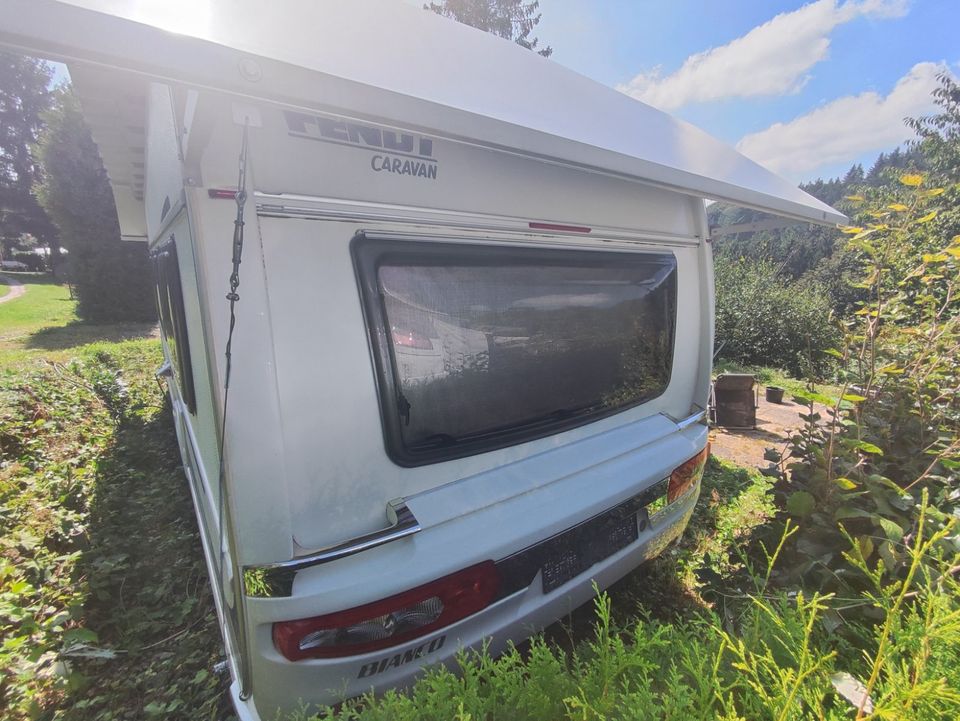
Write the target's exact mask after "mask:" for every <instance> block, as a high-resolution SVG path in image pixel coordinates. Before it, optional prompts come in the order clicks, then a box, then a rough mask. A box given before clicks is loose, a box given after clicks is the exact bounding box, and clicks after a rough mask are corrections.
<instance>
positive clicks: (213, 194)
mask: <svg viewBox="0 0 960 721" xmlns="http://www.w3.org/2000/svg"><path fill="white" fill-rule="evenodd" d="M207 195H208V196H209V197H210V198H213V199H214V200H234V199H235V198H236V197H237V191H236V190H232V189H231V188H210V189H209V190H208V191H207Z"/></svg>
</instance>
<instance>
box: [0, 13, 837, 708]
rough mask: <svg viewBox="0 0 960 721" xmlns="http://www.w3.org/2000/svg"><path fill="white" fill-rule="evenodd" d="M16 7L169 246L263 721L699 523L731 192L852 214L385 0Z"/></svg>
mask: <svg viewBox="0 0 960 721" xmlns="http://www.w3.org/2000/svg"><path fill="white" fill-rule="evenodd" d="M177 5H178V4H177V3H175V2H171V3H159V2H158V3H120V2H112V1H111V0H63V1H57V0H6V2H5V9H6V13H5V17H4V20H3V23H2V27H0V44H2V45H3V46H5V47H7V48H10V49H13V50H17V51H22V52H27V53H32V54H36V55H41V56H44V57H49V58H53V59H58V60H62V61H65V62H67V63H68V65H69V68H70V72H71V77H72V78H73V81H74V84H75V86H76V88H77V90H78V93H79V95H80V98H81V101H82V106H83V110H84V114H85V116H86V118H87V121H88V122H89V124H90V126H91V128H92V131H93V134H94V138H95V140H96V141H97V143H98V145H99V147H100V151H101V154H102V156H103V159H104V163H105V165H106V168H107V171H108V173H109V176H110V180H111V183H112V186H113V190H114V194H115V198H116V202H117V211H118V215H119V218H120V223H121V229H122V233H123V234H124V236H125V237H126V238H127V239H129V240H131V241H133V242H138V241H139V242H146V243H148V244H149V248H150V254H151V258H152V261H153V265H154V269H155V273H156V279H157V298H158V303H159V308H160V316H161V328H162V335H163V347H164V353H165V357H166V363H165V365H164V367H163V368H162V369H160V375H161V377H163V378H164V379H165V380H166V385H167V388H168V390H169V394H170V397H171V401H172V405H173V411H174V412H173V415H174V422H175V425H176V432H177V436H178V439H179V442H180V448H181V451H182V455H183V467H184V471H185V474H186V477H187V479H188V482H189V487H190V490H191V493H192V494H193V498H194V501H195V505H196V512H197V519H198V522H199V526H200V529H201V536H202V539H203V545H204V552H205V555H206V559H207V563H208V567H209V572H210V578H211V584H212V587H213V590H214V597H215V599H216V606H217V613H218V614H219V617H220V620H221V626H222V629H223V633H224V640H225V646H226V650H227V656H228V659H229V666H230V670H231V673H232V685H231V695H232V698H233V701H234V703H235V705H236V707H237V711H238V713H239V715H240V717H241V718H243V719H253V718H272V717H273V716H274V715H275V713H276V711H277V709H291V708H293V707H296V706H297V705H298V704H299V703H301V702H306V703H311V704H312V703H331V702H336V701H338V700H340V699H342V698H344V697H350V696H354V695H357V694H360V693H362V692H364V691H367V690H369V689H371V688H374V689H383V688H388V687H392V686H397V685H404V684H408V683H409V682H410V681H411V680H412V679H413V678H414V677H415V675H416V674H417V672H418V671H419V670H420V669H421V668H422V667H423V666H425V665H427V664H435V663H444V662H448V661H450V660H451V659H452V658H453V657H454V655H455V654H456V652H457V651H458V649H460V648H463V647H470V646H474V647H475V646H478V645H480V644H481V643H482V642H484V640H485V639H491V648H492V649H493V650H494V651H496V650H498V649H502V648H504V646H505V644H506V643H507V642H508V641H509V640H519V639H521V638H523V637H526V636H528V635H529V634H530V633H532V632H534V631H535V630H536V629H538V628H541V627H543V626H544V625H546V624H548V623H550V622H551V621H553V620H555V619H556V618H558V617H559V616H561V615H563V614H565V613H566V612H568V611H569V610H570V609H572V608H574V607H576V606H577V605H579V604H582V603H583V602H585V601H586V600H588V599H589V598H590V597H591V596H592V594H593V593H594V588H595V587H596V586H599V587H600V588H603V587H606V586H608V585H609V584H611V583H612V582H614V581H615V580H617V579H618V578H620V577H622V576H623V575H624V574H626V573H628V572H629V571H630V570H632V569H634V568H636V567H637V566H638V565H639V564H640V563H642V562H643V561H644V560H645V559H649V558H651V557H653V556H655V555H657V554H658V553H660V552H661V551H662V550H663V549H664V548H665V547H666V546H667V545H668V544H669V543H670V542H671V541H673V540H674V539H676V538H677V537H678V535H679V534H680V533H681V532H682V531H683V528H684V526H685V525H686V523H687V521H688V519H689V518H690V515H691V513H692V511H693V507H694V504H695V503H696V500H697V496H698V493H699V479H700V476H701V473H702V470H703V465H704V462H705V460H706V455H707V427H706V420H705V415H706V404H707V397H708V392H709V383H710V370H711V351H712V341H713V325H712V323H713V321H712V317H713V288H712V271H711V253H710V242H709V241H710V238H709V229H708V226H707V221H706V215H705V212H704V199H705V198H714V199H721V200H725V201H728V202H732V203H737V204H740V205H743V206H746V207H750V208H755V209H761V210H766V211H769V212H771V213H775V214H778V215H781V216H785V217H788V218H792V219H795V220H802V221H809V222H817V223H825V224H833V223H837V222H841V221H843V220H844V218H843V216H842V215H840V214H839V213H837V212H836V211H834V210H832V209H831V208H829V207H827V206H825V205H823V204H822V203H819V202H818V201H816V200H814V199H813V198H811V197H809V196H807V195H806V194H804V193H802V192H801V191H799V190H798V189H797V188H795V187H793V186H792V185H790V184H789V183H788V182H786V181H784V180H782V179H780V178H778V177H776V176H775V175H773V174H771V173H769V172H768V171H766V170H764V169H763V168H760V167H759V166H757V165H755V164H754V163H752V162H751V161H749V160H747V159H746V158H744V157H742V156H740V155H739V154H738V153H736V152H735V151H734V150H732V149H731V148H729V147H727V146H726V145H724V144H723V143H720V142H719V141H716V140H714V139H712V138H710V137H709V136H707V135H705V134H703V133H702V132H700V131H698V130H696V129H694V128H692V127H690V126H689V125H686V124H685V123H682V122H680V121H678V120H676V119H674V118H672V117H670V116H668V115H666V114H664V113H661V112H659V111H657V110H655V109H653V108H650V107H648V106H645V105H643V104H641V103H638V102H636V101H634V100H632V99H630V98H628V97H626V96H624V95H622V94H620V93H617V92H615V91H613V90H611V89H609V88H606V87H603V86H601V85H599V84H597V83H594V82H592V81H589V80H587V79H586V78H583V77H582V76H579V75H577V74H575V73H573V72H571V71H568V70H566V69H564V68H562V67H561V66H559V65H557V64H555V63H553V62H551V61H548V60H546V59H544V58H541V57H539V56H537V55H536V54H534V53H531V52H528V51H526V50H524V49H523V48H520V47H519V46H516V45H513V44H510V43H507V42H504V41H502V40H500V39H498V38H495V37H492V36H490V35H486V34H484V33H481V32H479V31H476V30H473V29H472V28H468V27H465V26H461V25H457V24H455V23H452V22H449V21H447V20H444V19H442V18H439V17H437V16H435V15H433V14H431V13H428V12H424V11H420V10H418V9H416V8H413V7H410V6H408V5H404V4H401V3H398V2H390V1H388V0H380V1H375V0H362V1H361V0H353V1H352V2H323V1H322V0H309V1H308V0H298V1H296V2H293V1H290V2H285V3H281V4H277V5H275V6H270V5H265V4H263V3H255V2H252V0H231V1H229V2H228V1H227V0H223V1H222V2H215V1H213V0H211V1H210V2H192V3H185V4H183V8H184V12H183V13H177V12H175V9H176V7H177Z"/></svg>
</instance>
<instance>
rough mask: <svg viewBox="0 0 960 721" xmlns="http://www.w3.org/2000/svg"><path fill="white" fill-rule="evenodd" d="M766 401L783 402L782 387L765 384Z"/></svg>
mask: <svg viewBox="0 0 960 721" xmlns="http://www.w3.org/2000/svg"><path fill="white" fill-rule="evenodd" d="M767 402H768V403H783V388H781V387H780V386H767Z"/></svg>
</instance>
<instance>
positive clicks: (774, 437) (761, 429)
mask: <svg viewBox="0 0 960 721" xmlns="http://www.w3.org/2000/svg"><path fill="white" fill-rule="evenodd" d="M807 410H808V409H807V406H804V405H800V404H799V403H794V402H793V401H791V400H789V399H788V398H786V397H785V398H784V399H783V402H782V403H769V402H768V401H767V400H766V398H764V393H763V389H762V388H761V389H760V399H759V401H758V403H757V427H756V429H755V430H746V431H743V430H732V429H727V428H713V429H711V431H710V443H711V450H712V452H713V454H714V455H716V456H717V457H718V458H722V459H723V460H725V461H730V462H731V463H736V464H737V465H739V466H745V467H747V468H760V467H765V466H767V461H765V460H764V459H763V452H764V450H765V449H767V448H776V449H777V450H778V451H780V450H783V445H784V443H785V442H786V440H787V438H789V437H790V432H791V431H796V430H797V429H799V428H800V427H801V426H802V425H803V421H802V420H801V419H800V414H801V413H805V412H807ZM816 410H818V411H819V412H820V413H821V414H822V415H824V416H825V415H826V413H825V411H826V409H825V408H824V407H817V408H816Z"/></svg>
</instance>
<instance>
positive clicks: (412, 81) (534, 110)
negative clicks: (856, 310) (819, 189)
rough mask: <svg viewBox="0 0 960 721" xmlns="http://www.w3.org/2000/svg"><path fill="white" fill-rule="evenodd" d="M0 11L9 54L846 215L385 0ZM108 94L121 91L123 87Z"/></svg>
mask: <svg viewBox="0 0 960 721" xmlns="http://www.w3.org/2000/svg"><path fill="white" fill-rule="evenodd" d="M3 6H4V19H3V23H2V26H0V44H2V45H6V46H7V47H10V48H13V49H17V50H21V51H24V52H28V53H33V54H37V55H41V56H45V57H50V58H55V59H61V60H65V61H68V62H71V61H73V62H77V63H80V64H93V65H98V66H101V67H104V66H105V67H109V68H117V69H121V70H123V71H127V72H131V71H132V72H133V73H136V74H139V75H141V76H143V77H144V78H158V79H165V80H171V81H175V82H180V83H185V84H187V85H191V86H194V87H200V88H214V89H219V90H224V91H228V92H235V93H240V94H243V95H246V96H250V97H257V98H264V99H267V100H275V101H278V102H283V103H288V104H292V105H297V106H301V107H305V108H313V109H316V110H318V111H321V112H328V113H332V114H336V115H343V116H348V117H354V118H357V119H359V120H368V121H371V122H381V123H394V124H400V125H402V126H404V127H408V128H410V129H412V130H418V131H420V132H422V133H425V134H431V135H434V136H438V137H444V138H450V139H454V140H459V141H463V142H469V143H472V144H475V145H479V146H484V147H491V148H497V149H500V150H504V151H506V152H510V153H514V154H518V155H524V156H529V157H535V158H540V159H543V160H546V161H549V162H555V163H562V164H566V165H571V166H576V167H581V168H584V169H589V170H591V171H595V172H602V173H609V174H612V175H616V176H619V177H624V178H629V179H632V180H637V181H640V182H644V183H648V184H651V185H656V186H659V187H664V188H669V189H671V190H674V191H678V192H681V193H685V194H688V195H692V196H696V197H703V198H714V199H717V200H723V201H727V202H730V203H733V204H736V205H741V206H744V207H748V208H753V209H755V210H761V211H766V212H769V213H773V214H776V215H780V216H784V217H788V218H792V219H795V220H801V221H807V222H813V223H820V224H828V225H833V224H836V223H844V222H846V220H847V219H846V217H845V216H844V215H843V214H841V213H839V212H837V211H836V210H834V209H833V208H831V207H830V206H828V205H826V204H824V203H822V202H820V201H819V200H817V199H815V198H813V197H812V196H810V195H808V194H807V193H804V192H803V191H801V190H800V189H799V188H797V187H796V186H794V185H793V184H792V183H790V182H788V181H787V180H785V179H783V178H781V177H780V176H778V175H776V174H774V173H772V172H770V171H768V170H766V169H765V168H763V167H761V166H760V165H758V164H756V163H754V162H753V161H751V160H749V159H748V158H746V157H744V156H743V155H741V154H740V153H738V152H737V151H736V150H734V149H733V148H731V147H730V146H729V145H727V144H726V143H723V142H721V141H719V140H717V139H715V138H713V137H711V136H710V135H708V134H706V133H704V132H703V131H701V130H699V129H697V128H695V127H693V126H692V125H690V124H688V123H686V122H683V121H681V120H678V119H677V118H674V117H672V116H670V115H668V114H667V113H664V112H661V111H659V110H657V109H655V108H652V107H650V106H648V105H645V104H643V103H641V102H638V101H636V100H633V99H632V98H629V97H627V96H626V95H623V94H622V93H619V92H617V91H616V90H613V89H612V88H609V87H607V86H604V85H601V84H600V83H597V82H594V81H592V80H590V79H588V78H585V77H583V76H582V75H579V74H577V73H575V72H573V71H571V70H568V69H567V68H564V67H563V66H561V65H558V64H557V63H555V62H553V61H550V60H547V59H545V58H542V57H540V56H538V55H537V54H535V53H532V52H530V51H528V50H525V49H523V48H521V47H520V46H518V45H516V44H514V43H511V42H508V41H505V40H502V39H500V38H497V37H495V36H492V35H490V34H488V33H484V32H481V31H478V30H475V29H473V28H470V27H467V26H465V25H460V24H458V23H455V22H452V21H450V20H447V19H445V18H441V17H439V16H437V15H435V14H434V13H431V12H429V11H424V10H419V9H417V8H415V7H412V6H410V5H407V4H405V3H402V2H400V0H349V2H345V1H344V0H283V2H277V3H264V2H262V0H189V1H185V0H136V1H134V0H67V1H63V0H4V2H3ZM118 88H120V89H123V90H124V91H125V92H127V94H128V95H129V94H130V93H131V92H133V90H132V88H131V86H130V84H129V83H127V84H124V83H118ZM98 102H99V105H100V107H104V106H106V105H109V102H110V100H109V98H103V97H101V98H100V100H99V101H98ZM90 120H91V124H92V127H93V131H94V137H95V138H96V139H97V141H98V143H100V145H101V148H104V146H105V144H106V145H107V146H109V145H110V142H111V140H110V137H108V136H111V133H113V131H112V130H111V127H116V126H117V122H115V120H111V119H109V118H106V119H104V121H105V122H102V123H101V124H100V126H99V127H98V125H97V123H98V121H97V118H96V117H91V118H90ZM125 125H126V127H127V128H128V129H129V127H132V125H133V124H131V123H126V124H125ZM126 147H127V148H128V149H129V148H131V147H133V146H129V145H128V146H126ZM112 155H117V156H118V157H117V158H112V157H111V156H112ZM129 155H130V154H129V153H126V154H125V155H124V154H123V153H113V151H111V150H109V149H107V150H105V151H104V156H105V161H106V163H107V167H108V172H109V173H110V176H111V181H112V182H114V183H116V182H118V179H120V181H121V182H130V183H131V188H133V190H132V191H131V192H134V193H135V186H136V182H135V181H136V180H137V179H136V177H135V176H136V172H134V171H132V170H131V169H129V168H127V169H126V170H125V169H123V168H121V167H119V165H120V164H122V163H129V162H132V161H131V158H129V157H126V156H129ZM120 156H123V157H120Z"/></svg>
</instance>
